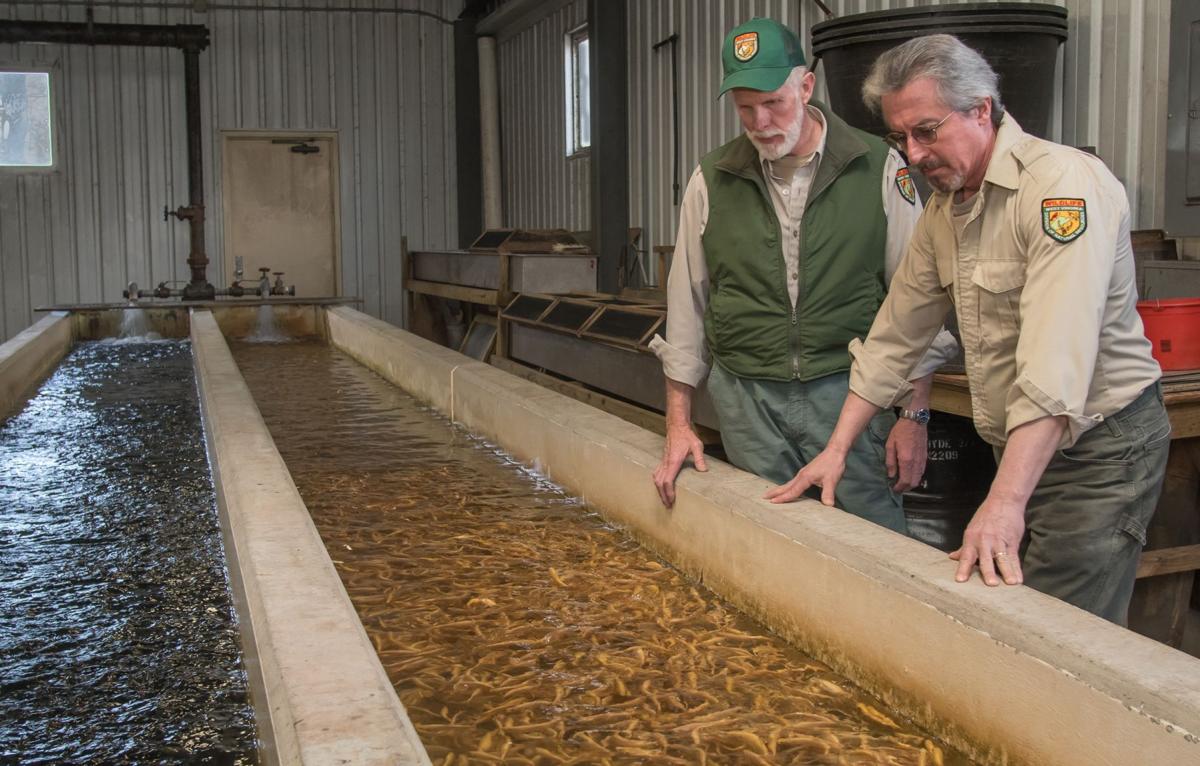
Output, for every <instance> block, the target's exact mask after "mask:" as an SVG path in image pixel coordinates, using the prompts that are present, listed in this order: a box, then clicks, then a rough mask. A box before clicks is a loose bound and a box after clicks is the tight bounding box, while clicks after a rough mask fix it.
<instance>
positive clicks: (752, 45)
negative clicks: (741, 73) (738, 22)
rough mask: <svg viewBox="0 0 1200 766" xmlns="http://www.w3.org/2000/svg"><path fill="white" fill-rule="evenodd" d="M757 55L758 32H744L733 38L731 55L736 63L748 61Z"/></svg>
mask: <svg viewBox="0 0 1200 766" xmlns="http://www.w3.org/2000/svg"><path fill="white" fill-rule="evenodd" d="M756 53H758V32H746V33H745V34H741V35H738V36H737V37H735V38H733V55H734V56H735V57H736V58H737V60H738V61H749V60H750V59H752V58H754V55H755V54H756Z"/></svg>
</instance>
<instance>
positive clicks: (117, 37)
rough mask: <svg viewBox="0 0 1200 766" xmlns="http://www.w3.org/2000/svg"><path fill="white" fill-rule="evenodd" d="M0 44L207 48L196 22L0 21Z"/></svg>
mask: <svg viewBox="0 0 1200 766" xmlns="http://www.w3.org/2000/svg"><path fill="white" fill-rule="evenodd" d="M0 43H50V44H57V45H137V46H145V47H167V48H182V49H184V50H188V49H191V50H195V51H197V52H199V51H202V50H204V49H205V48H207V47H208V28H207V27H204V26H201V25H198V24H173V25H171V24H94V23H91V22H86V23H85V22H68V21H25V20H21V19H13V20H6V21H0Z"/></svg>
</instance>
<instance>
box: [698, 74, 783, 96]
mask: <svg viewBox="0 0 1200 766" xmlns="http://www.w3.org/2000/svg"><path fill="white" fill-rule="evenodd" d="M793 68H794V67H790V66H780V67H760V68H758V69H743V70H741V71H740V72H733V73H732V74H730V75H729V76H728V77H726V78H725V79H724V80H723V81H722V82H721V91H720V92H719V93H717V98H720V97H721V96H723V95H725V92H726V91H727V90H730V89H731V88H749V89H750V90H761V91H765V92H770V91H773V90H779V88H780V87H781V86H782V85H783V84H784V83H785V82H787V78H788V75H790V74H791V73H792V69H793Z"/></svg>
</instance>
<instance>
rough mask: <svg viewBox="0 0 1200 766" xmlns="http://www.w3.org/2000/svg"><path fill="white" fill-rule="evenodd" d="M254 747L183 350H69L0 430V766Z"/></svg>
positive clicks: (181, 756)
mask: <svg viewBox="0 0 1200 766" xmlns="http://www.w3.org/2000/svg"><path fill="white" fill-rule="evenodd" d="M255 747H256V746H255V730H254V717H253V712H252V709H251V707H250V704H249V701H248V697H247V686H246V678H245V674H244V672H243V670H242V666H241V660H240V649H239V643H238V636H237V625H236V622H235V618H234V615H233V611H232V606H231V602H230V596H229V589H228V584H227V581H226V576H225V563H224V554H223V552H222V547H221V540H220V532H219V529H218V526H217V515H216V507H215V500H214V495H213V487H212V482H211V479H210V476H209V470H208V462H207V458H206V456H205V452H204V439H203V435H202V430H201V425H200V416H199V411H198V404H197V399H196V390H195V383H194V379H193V373H192V362H191V350H190V346H189V344H188V343H186V342H178V341H172V342H154V343H124V342H122V343H112V342H108V343H85V344H80V345H78V346H77V347H76V348H75V349H74V350H73V351H72V352H71V354H70V355H69V356H68V357H67V358H66V359H65V360H64V361H63V363H62V365H61V366H60V367H59V369H58V370H57V371H56V372H55V373H54V374H53V375H52V376H51V378H50V379H49V380H47V382H46V383H45V384H44V385H43V386H42V388H41V389H40V391H39V392H38V393H37V395H36V396H35V397H34V398H33V399H32V400H30V401H29V403H28V404H27V405H26V407H25V409H24V410H23V411H22V412H20V413H19V414H17V415H14V416H13V417H11V418H10V419H9V420H7V421H6V422H3V423H2V424H0V763H4V764H9V763H19V764H83V763H87V764H134V763H136V764H253V763H256V762H257V757H256V755H255Z"/></svg>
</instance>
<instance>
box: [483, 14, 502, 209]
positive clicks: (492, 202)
mask: <svg viewBox="0 0 1200 766" xmlns="http://www.w3.org/2000/svg"><path fill="white" fill-rule="evenodd" d="M498 87H499V86H498V84H497V76H496V38H494V37H480V38H479V117H480V119H479V129H480V141H481V143H482V146H481V150H482V151H481V154H482V156H481V158H480V164H481V165H482V167H483V226H484V228H485V229H495V228H498V227H500V226H501V225H502V223H503V215H502V207H501V193H500V107H499V99H498V97H497V90H498Z"/></svg>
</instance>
